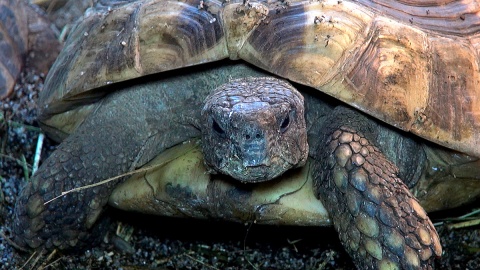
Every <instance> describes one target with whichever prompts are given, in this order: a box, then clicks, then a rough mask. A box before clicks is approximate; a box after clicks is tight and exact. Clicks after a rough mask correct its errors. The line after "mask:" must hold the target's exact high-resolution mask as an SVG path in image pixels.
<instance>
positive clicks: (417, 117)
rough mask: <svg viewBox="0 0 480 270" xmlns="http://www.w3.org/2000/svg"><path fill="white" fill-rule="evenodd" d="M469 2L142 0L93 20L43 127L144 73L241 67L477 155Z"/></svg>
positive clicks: (478, 86)
mask: <svg viewBox="0 0 480 270" xmlns="http://www.w3.org/2000/svg"><path fill="white" fill-rule="evenodd" d="M479 54H480V3H478V2H477V1H476V0H465V1H450V0H430V1H420V0H402V1H395V0H373V1H372V0H358V1H348V0H325V1H314V0H291V1H268V3H267V1H253V0H252V1H247V2H246V3H245V4H244V2H243V1H238V0H232V1H227V2H221V1H215V0H205V1H199V0H186V1H176V0H161V1H160V0H144V1H135V2H133V3H130V4H127V5H125V6H122V7H119V8H116V9H113V10H111V11H108V10H105V11H103V10H97V11H96V12H91V13H90V14H89V15H88V16H86V17H85V18H84V20H83V21H82V23H81V24H80V25H78V26H77V27H76V29H75V30H74V31H73V33H72V34H71V36H70V38H69V40H68V41H67V44H66V48H65V50H64V51H63V53H62V54H61V55H60V57H59V58H58V60H57V62H56V63H55V65H54V67H53V68H52V70H51V73H50V76H49V79H48V81H47V82H46V89H47V91H49V92H48V94H47V95H46V96H45V98H44V101H43V102H44V104H48V105H46V106H45V107H44V108H43V114H44V116H43V117H44V118H48V117H49V115H52V114H56V113H59V112H62V111H65V110H68V109H69V108H70V107H72V106H73V105H75V104H81V103H82V102H83V100H85V99H92V98H99V97H101V96H102V95H103V94H104V93H103V92H101V91H100V90H95V91H93V89H95V88H97V87H100V86H103V85H107V84H111V83H115V82H119V81H123V80H127V79H130V78H135V77H139V76H143V75H147V74H152V73H158V72H162V71H166V70H171V69H177V68H182V67H185V66H191V65H197V64H201V63H206V62H212V61H215V60H220V59H224V58H230V59H243V60H245V61H247V62H249V63H252V64H254V65H256V66H258V67H260V68H263V69H265V70H266V71H269V72H271V73H273V74H276V75H278V76H281V77H284V78H288V79H290V80H292V81H295V82H298V83H301V84H304V85H308V86H311V87H314V88H316V89H318V90H320V91H322V92H326V93H328V94H329V95H332V96H334V97H336V98H339V99H340V100H343V101H345V102H346V103H349V104H351V105H352V106H354V107H356V108H358V109H360V110H362V111H364V112H366V113H368V114H370V115H372V116H374V117H376V118H378V119H381V120H383V121H385V122H387V123H389V124H391V125H394V126H396V127H398V128H401V129H403V130H406V131H410V132H412V133H414V134H417V135H419V136H421V137H424V138H426V139H428V140H431V141H434V142H436V143H439V144H441V145H444V146H446V147H449V148H452V149H456V150H459V151H462V152H465V153H468V154H471V155H475V156H480V146H479V145H480V73H479Z"/></svg>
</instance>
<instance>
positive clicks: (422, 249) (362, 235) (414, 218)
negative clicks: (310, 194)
mask: <svg viewBox="0 0 480 270" xmlns="http://www.w3.org/2000/svg"><path fill="white" fill-rule="evenodd" d="M327 122H328V124H327V127H325V130H324V131H325V132H326V133H325V136H324V138H323V140H322V141H321V143H320V144H319V149H317V156H316V157H315V159H316V163H315V170H314V171H315V176H314V179H315V187H316V190H317V196H318V197H319V199H320V200H321V201H322V202H323V203H324V205H325V206H326V208H327V209H328V210H329V213H330V217H331V219H332V221H333V224H334V227H335V229H336V230H337V231H338V234H339V237H340V240H341V242H342V244H343V245H344V247H345V249H346V250H347V252H348V253H349V254H350V256H351V257H352V258H353V261H354V263H355V264H356V266H357V267H358V269H430V268H431V263H432V260H433V259H434V258H435V257H436V256H440V255H441V252H442V248H441V245H440V241H439V238H438V235H437V232H436V231H435V228H434V226H433V225H432V223H431V221H430V219H429V218H428V217H427V215H426V213H425V211H424V210H423V208H422V207H421V206H420V204H419V203H418V201H417V199H416V198H415V197H413V195H412V194H411V193H410V191H409V190H408V187H407V186H406V185H405V184H404V183H403V182H402V180H401V179H400V178H399V177H398V176H397V175H398V169H397V167H396V166H395V165H394V164H393V163H392V162H390V161H389V160H387V158H386V157H385V156H384V155H383V154H382V153H381V151H380V150H379V149H378V148H377V147H375V145H373V143H374V140H373V139H372V138H375V136H374V135H373V133H374V132H375V130H376V127H375V123H373V122H371V120H369V119H367V118H366V117H364V116H363V115H360V114H359V113H357V112H354V111H351V110H349V109H345V108H337V109H336V110H335V113H334V116H333V117H332V119H331V120H330V121H327ZM371 135H373V136H371Z"/></svg>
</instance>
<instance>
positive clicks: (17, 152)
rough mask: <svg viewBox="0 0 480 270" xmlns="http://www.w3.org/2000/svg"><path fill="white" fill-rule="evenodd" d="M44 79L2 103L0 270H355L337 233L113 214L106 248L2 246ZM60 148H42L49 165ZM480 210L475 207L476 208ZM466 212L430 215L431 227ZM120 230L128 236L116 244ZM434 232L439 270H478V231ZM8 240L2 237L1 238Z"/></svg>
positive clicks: (25, 81) (31, 73)
mask: <svg viewBox="0 0 480 270" xmlns="http://www.w3.org/2000/svg"><path fill="white" fill-rule="evenodd" d="M44 78H45V76H44V75H43V74H38V73H37V72H36V71H35V70H32V69H29V68H27V69H26V70H25V71H24V72H23V73H22V75H21V78H20V79H19V81H18V84H17V86H16V88H15V91H14V94H13V96H12V97H10V98H9V99H7V100H2V101H0V182H1V190H0V225H1V226H0V232H1V233H2V237H0V252H1V262H0V269H19V268H22V267H23V268H24V269H38V268H50V269H353V268H354V267H353V265H352V263H351V261H350V258H349V257H348V255H347V254H346V253H345V252H344V251H343V249H342V247H341V245H340V243H339V241H338V238H337V235H336V233H335V231H334V230H333V229H332V228H310V227H308V228H304V227H302V228H298V227H297V228H295V227H276V226H260V225H256V224H232V223H226V222H222V221H194V220H184V219H171V218H159V217H152V216H142V215H138V214H131V213H124V212H120V211H118V210H111V211H109V212H108V213H107V214H108V216H109V219H110V223H109V224H110V225H109V226H108V230H107V232H106V234H105V237H103V238H102V240H101V243H100V244H99V245H98V246H95V247H93V248H91V249H87V250H76V251H75V252H74V253H60V252H57V253H53V254H52V253H47V254H41V253H33V254H32V253H28V252H22V251H19V250H16V249H15V248H13V246H12V245H11V243H10V242H9V241H8V240H7V239H5V237H7V238H8V237H9V235H10V224H11V218H12V211H13V207H14V204H15V200H16V197H17V194H18V193H19V190H20V189H21V188H22V186H23V185H24V183H26V182H27V181H28V178H29V177H30V176H31V174H32V173H31V168H32V165H33V164H34V154H35V148H36V146H37V138H38V136H39V134H40V132H41V131H40V129H38V127H37V124H36V122H35V119H36V99H37V96H38V93H39V92H40V91H41V90H42V87H43V81H44ZM54 147H55V143H53V142H52V141H50V140H49V139H48V138H47V139H45V141H44V143H43V151H42V155H41V158H42V160H43V159H45V157H47V156H48V155H49V153H50V152H51V151H52V150H53V149H54ZM476 206H477V207H478V205H476ZM473 207H474V206H472V207H469V208H467V209H462V210H457V211H451V212H449V213H441V214H435V215H432V218H433V221H434V222H435V221H439V218H445V217H448V216H460V215H461V214H464V213H466V212H468V211H471V210H472V209H473ZM117 228H121V229H122V230H123V231H127V233H126V235H127V236H121V237H120V236H117V233H116V231H117ZM437 229H438V230H439V233H440V235H441V238H442V244H443V247H444V255H443V256H442V258H441V259H439V260H438V261H437V265H436V266H437V268H438V269H462V270H463V269H479V268H480V253H479V252H478V251H479V248H480V231H479V227H478V226H477V227H468V228H466V229H458V230H449V229H447V227H446V226H445V225H441V226H438V227H437ZM4 236H5V237H4Z"/></svg>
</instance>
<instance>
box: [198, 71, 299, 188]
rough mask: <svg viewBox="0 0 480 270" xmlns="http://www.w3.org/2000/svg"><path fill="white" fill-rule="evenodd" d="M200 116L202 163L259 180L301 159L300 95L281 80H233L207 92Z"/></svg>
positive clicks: (246, 178) (266, 178)
mask: <svg viewBox="0 0 480 270" xmlns="http://www.w3.org/2000/svg"><path fill="white" fill-rule="evenodd" d="M201 119H202V145H203V153H204V156H205V163H206V165H207V166H208V167H209V168H211V169H213V170H214V171H216V172H219V173H223V174H227V175H230V176H232V177H233V178H235V179H238V180H240V181H242V182H261V181H266V180H270V179H272V178H274V177H277V176H279V175H281V174H282V173H284V172H285V171H287V170H289V169H291V168H295V167H299V166H303V165H304V164H305V162H306V159H307V156H308V144H307V130H306V125H305V116H304V104H303V96H302V95H301V94H300V93H299V92H298V91H297V90H296V89H295V88H293V86H291V85H290V84H289V83H287V82H285V81H283V80H279V79H275V78H268V77H262V78H253V77H250V78H242V79H237V80H232V81H230V82H229V83H227V84H224V85H222V86H220V87H219V88H217V89H216V90H215V91H214V92H213V93H212V94H211V95H209V96H208V97H207V98H206V100H205V105H204V107H203V109H202V113H201Z"/></svg>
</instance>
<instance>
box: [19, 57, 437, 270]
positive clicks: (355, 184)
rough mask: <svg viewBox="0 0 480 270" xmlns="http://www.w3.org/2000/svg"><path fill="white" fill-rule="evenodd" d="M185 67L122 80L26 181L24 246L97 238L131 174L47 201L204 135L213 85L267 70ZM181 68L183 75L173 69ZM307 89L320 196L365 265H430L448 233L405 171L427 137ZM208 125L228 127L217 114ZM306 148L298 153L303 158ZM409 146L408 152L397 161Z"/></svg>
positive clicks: (412, 171)
mask: <svg viewBox="0 0 480 270" xmlns="http://www.w3.org/2000/svg"><path fill="white" fill-rule="evenodd" d="M185 72H186V73H185V74H184V75H179V72H178V71H176V72H175V73H169V74H167V75H165V74H161V75H158V78H162V79H159V80H158V81H152V82H148V83H139V82H132V83H133V85H131V86H126V87H121V86H113V87H118V89H115V90H116V91H114V92H112V94H111V95H109V96H107V97H105V98H104V99H103V100H101V104H100V106H98V108H97V110H95V112H94V113H93V114H92V115H90V116H89V117H88V118H87V119H86V120H85V122H84V123H83V124H82V125H81V126H80V127H79V129H78V130H77V131H76V132H75V133H74V134H72V135H70V136H69V137H68V138H67V139H66V140H65V141H64V142H63V143H62V144H61V145H60V146H59V147H58V149H57V150H56V151H55V152H54V153H53V154H52V155H51V156H50V157H49V158H48V159H47V160H46V161H45V162H44V164H43V165H42V166H41V168H40V169H39V171H38V172H37V173H36V174H35V176H34V177H33V179H32V181H31V182H30V183H28V184H27V186H26V188H25V189H23V190H22V192H21V194H20V196H19V199H18V201H17V204H16V207H15V220H14V224H13V234H14V241H15V242H16V243H18V244H19V245H21V246H23V247H30V248H40V247H43V246H45V247H46V248H50V249H51V248H60V249H68V248H72V247H75V246H77V245H78V244H79V242H83V241H86V240H88V236H89V233H90V231H91V230H92V228H93V227H94V225H95V221H96V220H97V218H98V216H99V215H100V213H101V212H102V211H103V209H104V208H105V205H106V203H107V200H108V196H109V194H110V193H111V192H112V190H113V188H114V187H115V185H116V184H117V183H118V181H121V180H118V181H116V182H110V183H109V184H106V185H102V186H99V187H94V188H89V189H86V190H82V191H79V192H74V193H70V194H68V195H66V196H63V197H61V198H59V199H57V200H54V201H52V202H50V203H49V204H47V205H44V203H45V202H47V201H48V200H50V199H52V198H54V197H56V196H58V195H60V194H61V192H62V191H66V190H69V189H71V188H75V187H79V186H84V185H88V184H91V183H95V182H98V181H100V180H103V179H106V178H109V177H112V176H116V175H119V174H122V173H125V172H127V171H129V170H132V169H134V168H138V167H141V166H142V165H144V164H145V163H146V162H147V161H149V160H151V159H152V158H153V157H155V156H156V155H158V154H160V153H161V152H162V151H163V150H164V149H166V148H168V147H171V146H173V145H175V144H178V143H181V142H183V141H185V140H187V139H189V138H192V137H198V136H200V135H201V132H200V129H199V128H200V126H201V124H199V119H200V113H201V108H202V106H203V105H202V104H203V101H204V99H205V97H206V96H207V95H208V94H210V93H211V92H212V91H213V90H214V89H215V88H217V87H218V86H220V85H222V84H224V83H226V82H228V81H230V80H231V79H235V78H244V77H250V76H256V77H258V76H265V75H264V74H263V73H259V72H258V71H255V70H252V69H251V68H248V67H246V66H243V65H235V66H233V65H227V64H226V65H222V66H221V67H218V66H217V68H213V69H206V70H205V71H201V72H198V71H197V72H193V70H191V69H190V70H185ZM172 74H174V75H176V76H173V77H168V75H172ZM137 83H138V84H137ZM304 96H305V120H306V127H307V132H308V141H309V148H310V150H309V152H310V155H311V156H312V157H313V158H314V160H315V162H314V166H315V186H316V187H317V196H318V198H319V199H320V200H322V202H323V203H324V205H325V206H326V207H327V209H329V211H330V215H331V218H332V220H333V223H334V225H335V228H336V229H337V231H338V232H339V235H340V239H341V240H342V242H343V244H344V245H345V247H346V249H347V251H348V252H349V253H350V254H351V256H352V258H353V259H354V262H355V264H356V265H357V267H358V268H359V269H372V268H378V269H387V268H388V267H389V266H395V267H401V268H405V269H413V268H426V269H428V268H429V267H430V263H431V261H432V258H434V257H435V256H440V253H441V247H440V244H439V242H438V236H437V234H436V232H435V230H434V227H433V225H432V224H431V222H430V220H429V219H428V217H427V216H426V215H425V212H424V211H423V209H422V208H421V207H420V206H419V204H418V202H416V200H415V198H413V196H412V195H411V194H410V192H409V191H408V188H407V187H406V185H405V184H404V183H403V182H402V181H401V180H400V178H399V176H400V177H403V178H404V180H406V181H415V180H416V179H415V177H418V175H419V174H420V171H421V170H422V168H423V163H424V162H425V154H424V153H423V152H422V151H423V150H422V148H421V147H420V145H419V144H417V143H416V142H414V141H412V140H411V139H409V138H407V137H405V136H404V135H402V134H400V133H397V132H395V131H393V130H391V129H389V128H387V127H384V126H383V125H381V124H378V123H377V122H376V121H374V120H371V119H369V118H367V117H365V116H363V115H361V114H359V113H357V112H356V111H353V110H351V109H347V108H345V107H341V106H340V107H333V106H332V105H329V104H327V103H325V102H323V101H321V100H320V99H318V98H316V97H314V96H312V95H310V94H308V90H306V91H305V92H304ZM287 111H289V110H283V111H282V110H281V112H282V113H283V117H279V119H281V121H280V123H278V121H277V122H276V125H275V128H277V129H278V128H280V129H282V126H285V125H283V123H284V120H285V114H284V113H285V112H287ZM288 115H289V116H290V114H288ZM220 121H221V120H220ZM204 126H206V127H207V128H208V127H210V128H211V131H213V132H217V133H218V132H219V130H218V129H217V127H215V126H214V125H213V124H210V125H208V124H207V125H204ZM215 129H217V130H215ZM203 132H205V130H204V131H203ZM300 141H302V140H301V139H300ZM204 144H205V145H206V146H207V147H208V146H209V144H208V143H206V142H204ZM375 146H379V147H378V148H377V147H375ZM380 149H382V150H380ZM383 149H385V150H383ZM302 151H303V152H304V153H306V151H307V149H303V150H301V151H299V152H302ZM382 151H384V153H385V154H386V155H384V154H382ZM284 155H286V154H284ZM299 156H300V158H296V160H299V162H300V163H301V162H302V159H303V158H302V157H301V156H302V155H299ZM404 156H407V157H408V161H405V160H403V161H402V162H397V161H398V160H399V159H402V157H404ZM247 157H248V155H247ZM253 159H254V160H257V159H256V157H255V158H253ZM255 162H256V161H255ZM255 162H254V161H252V160H250V161H245V164H247V165H248V164H250V165H252V164H256V163H255ZM296 165H297V164H292V167H295V166H296ZM217 169H218V168H217ZM392 269H395V268H392Z"/></svg>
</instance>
